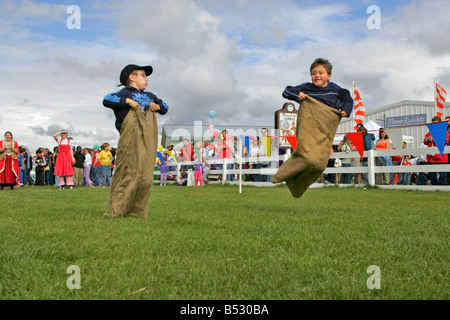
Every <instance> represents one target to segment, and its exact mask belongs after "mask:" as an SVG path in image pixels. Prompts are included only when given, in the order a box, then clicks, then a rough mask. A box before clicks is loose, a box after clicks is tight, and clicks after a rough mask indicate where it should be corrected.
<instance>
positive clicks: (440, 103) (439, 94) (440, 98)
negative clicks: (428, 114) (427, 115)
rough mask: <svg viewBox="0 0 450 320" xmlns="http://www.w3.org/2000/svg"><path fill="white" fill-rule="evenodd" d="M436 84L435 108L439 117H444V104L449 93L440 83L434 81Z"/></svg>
mask: <svg viewBox="0 0 450 320" xmlns="http://www.w3.org/2000/svg"><path fill="white" fill-rule="evenodd" d="M434 83H435V87H436V90H435V93H434V97H435V106H436V115H437V116H438V117H441V118H442V117H443V115H444V102H445V100H447V91H445V89H444V88H443V87H441V86H440V85H439V83H437V82H436V80H434Z"/></svg>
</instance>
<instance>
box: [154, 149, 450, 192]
mask: <svg viewBox="0 0 450 320" xmlns="http://www.w3.org/2000/svg"><path fill="white" fill-rule="evenodd" d="M435 153H439V150H438V148H437V147H431V148H411V149H408V148H407V149H391V150H369V151H364V153H363V157H367V159H368V165H367V166H365V167H363V166H361V167H358V166H352V167H327V168H326V169H325V171H324V174H337V175H339V174H342V173H350V174H358V173H367V174H368V184H369V185H371V186H374V185H376V183H375V174H377V173H403V172H414V173H420V172H424V173H428V172H447V173H448V174H450V164H422V165H412V166H376V165H375V163H376V162H375V159H376V158H377V157H383V156H404V155H412V156H415V157H417V156H419V155H424V156H426V155H427V154H435ZM444 153H450V146H446V147H445V148H444ZM290 156H291V155H290V153H287V154H285V155H271V156H270V157H235V158H232V159H216V160H208V163H209V164H210V165H211V166H212V167H214V166H216V165H220V167H221V169H219V168H215V169H213V170H211V171H210V173H209V176H210V177H214V178H216V177H219V176H220V177H221V179H220V180H217V181H211V183H222V184H224V183H231V184H239V192H242V186H243V185H254V186H275V185H276V184H273V183H271V182H270V181H267V182H253V181H243V179H240V177H243V176H244V175H249V174H256V175H269V176H270V175H274V174H275V173H276V172H277V170H278V167H276V166H275V167H274V166H272V167H269V168H260V169H245V168H243V165H244V164H245V163H251V164H254V163H261V162H270V163H272V164H274V163H275V164H278V165H280V164H281V163H283V162H284V161H286V160H287V159H289V157H290ZM336 158H339V159H344V158H353V159H360V154H359V153H358V152H356V151H354V152H349V153H346V152H333V153H331V155H330V159H336ZM227 164H234V169H228V168H227ZM169 165H172V166H175V165H176V166H177V170H176V171H170V172H169V175H172V176H175V177H176V178H177V179H178V176H179V172H180V168H181V167H182V166H183V167H188V166H193V165H194V162H192V161H187V162H179V163H177V164H169ZM157 174H158V172H157V171H155V175H157ZM191 174H193V171H192V173H191ZM227 175H234V176H235V177H236V178H235V179H234V181H226V176H227ZM214 180H215V179H214ZM337 184H338V182H337ZM351 185H355V184H351ZM321 186H324V184H322V183H317V184H313V185H312V186H311V187H313V188H314V187H321ZM340 186H349V185H343V184H340ZM356 186H364V184H362V185H356ZM380 187H381V188H401V189H419V190H430V191H431V190H442V191H450V186H438V185H434V186H431V185H424V186H419V185H395V186H394V185H382V186H380Z"/></svg>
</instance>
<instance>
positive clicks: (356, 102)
mask: <svg viewBox="0 0 450 320" xmlns="http://www.w3.org/2000/svg"><path fill="white" fill-rule="evenodd" d="M365 114H366V108H365V107H364V103H363V102H362V99H361V94H360V93H359V90H358V89H357V88H356V86H355V83H354V82H353V130H354V131H356V125H357V124H358V123H362V124H363V123H364V115H365Z"/></svg>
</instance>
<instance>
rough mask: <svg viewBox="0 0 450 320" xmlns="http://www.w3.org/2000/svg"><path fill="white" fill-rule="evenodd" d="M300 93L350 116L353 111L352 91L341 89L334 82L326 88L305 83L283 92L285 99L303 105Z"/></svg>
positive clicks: (288, 87)
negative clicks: (299, 96)
mask: <svg viewBox="0 0 450 320" xmlns="http://www.w3.org/2000/svg"><path fill="white" fill-rule="evenodd" d="M300 91H301V92H303V93H304V94H306V95H308V96H310V97H312V98H314V99H316V100H318V101H320V102H322V103H323V104H326V105H327V106H329V107H331V108H334V109H337V110H339V111H345V112H347V114H348V116H350V114H351V113H352V111H353V99H352V97H351V95H350V91H348V90H347V89H344V88H341V87H340V86H338V85H337V84H335V83H334V82H328V85H327V86H326V87H316V86H315V85H314V84H312V83H311V82H305V83H302V84H300V85H298V86H295V87H293V86H287V87H286V89H284V91H283V97H284V98H286V99H289V100H293V101H296V102H298V103H300V104H301V101H299V100H298V95H299V93H300Z"/></svg>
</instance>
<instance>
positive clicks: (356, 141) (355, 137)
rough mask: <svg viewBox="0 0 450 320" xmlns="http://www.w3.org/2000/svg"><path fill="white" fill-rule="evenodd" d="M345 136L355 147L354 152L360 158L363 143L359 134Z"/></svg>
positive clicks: (350, 133) (352, 133)
mask: <svg viewBox="0 0 450 320" xmlns="http://www.w3.org/2000/svg"><path fill="white" fill-rule="evenodd" d="M347 136H348V138H349V139H350V140H352V142H353V146H354V147H355V149H356V151H358V153H359V155H360V156H361V158H362V157H363V154H364V142H363V138H362V133H361V132H348V133H347Z"/></svg>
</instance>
